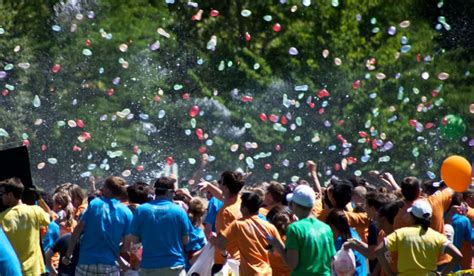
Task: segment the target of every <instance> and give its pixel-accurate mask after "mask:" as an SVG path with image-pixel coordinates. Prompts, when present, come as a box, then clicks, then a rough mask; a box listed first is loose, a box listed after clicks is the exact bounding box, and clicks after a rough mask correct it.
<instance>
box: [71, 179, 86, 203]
mask: <svg viewBox="0 0 474 276" xmlns="http://www.w3.org/2000/svg"><path fill="white" fill-rule="evenodd" d="M69 195H70V196H71V200H72V205H73V206H74V207H75V208H77V207H79V206H81V205H82V204H84V201H85V200H86V195H85V194H84V192H83V191H82V188H81V186H79V185H77V184H71V186H70V187H69Z"/></svg>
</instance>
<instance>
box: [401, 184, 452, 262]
mask: <svg viewBox="0 0 474 276" xmlns="http://www.w3.org/2000/svg"><path fill="white" fill-rule="evenodd" d="M452 195H453V190H451V189H450V188H445V189H444V190H442V191H437V192H436V193H434V194H432V195H430V196H429V197H428V198H427V201H428V202H429V203H430V205H431V208H432V209H433V213H432V216H431V225H430V227H431V228H432V229H433V230H435V231H437V232H439V233H441V234H444V212H445V211H447V210H448V208H449V206H450V205H451V198H452ZM419 199H421V198H419ZM417 200H418V199H417ZM412 205H413V202H406V203H405V205H404V206H403V207H402V208H401V209H400V210H399V211H398V213H397V215H396V216H395V219H394V221H393V229H399V228H402V227H408V226H413V222H412V219H411V217H410V216H411V215H410V213H408V212H407V209H408V208H410V207H411V206H412ZM450 260H451V257H450V256H449V255H448V254H443V255H441V256H440V258H439V260H438V265H441V264H446V263H448V262H449V261H450Z"/></svg>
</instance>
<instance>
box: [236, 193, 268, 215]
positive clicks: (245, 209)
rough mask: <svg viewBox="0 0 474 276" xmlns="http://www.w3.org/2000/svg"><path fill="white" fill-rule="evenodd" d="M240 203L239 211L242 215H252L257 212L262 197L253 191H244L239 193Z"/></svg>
mask: <svg viewBox="0 0 474 276" xmlns="http://www.w3.org/2000/svg"><path fill="white" fill-rule="evenodd" d="M240 199H241V200H242V203H241V205H240V212H242V215H243V216H252V215H256V214H258V210H259V209H260V207H262V204H263V200H262V198H261V197H260V196H259V195H258V194H256V193H254V192H245V193H243V194H242V195H241V197H240Z"/></svg>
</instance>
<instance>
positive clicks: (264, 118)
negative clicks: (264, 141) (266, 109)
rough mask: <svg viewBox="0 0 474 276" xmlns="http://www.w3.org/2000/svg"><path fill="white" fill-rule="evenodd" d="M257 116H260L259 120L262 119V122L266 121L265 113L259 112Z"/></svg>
mask: <svg viewBox="0 0 474 276" xmlns="http://www.w3.org/2000/svg"><path fill="white" fill-rule="evenodd" d="M258 117H260V120H262V122H266V121H267V115H265V113H260V114H259V115H258Z"/></svg>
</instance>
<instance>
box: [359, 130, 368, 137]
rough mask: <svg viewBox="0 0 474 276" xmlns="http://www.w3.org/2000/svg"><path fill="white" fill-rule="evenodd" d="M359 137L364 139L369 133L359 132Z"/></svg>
mask: <svg viewBox="0 0 474 276" xmlns="http://www.w3.org/2000/svg"><path fill="white" fill-rule="evenodd" d="M359 136H360V137H362V138H365V137H367V132H365V131H359Z"/></svg>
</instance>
